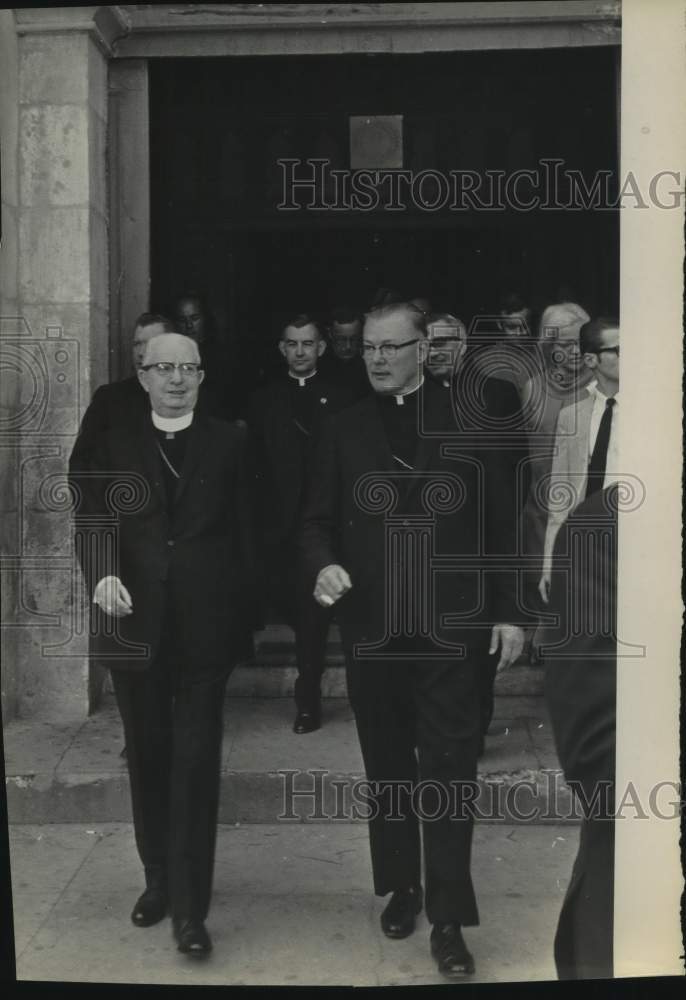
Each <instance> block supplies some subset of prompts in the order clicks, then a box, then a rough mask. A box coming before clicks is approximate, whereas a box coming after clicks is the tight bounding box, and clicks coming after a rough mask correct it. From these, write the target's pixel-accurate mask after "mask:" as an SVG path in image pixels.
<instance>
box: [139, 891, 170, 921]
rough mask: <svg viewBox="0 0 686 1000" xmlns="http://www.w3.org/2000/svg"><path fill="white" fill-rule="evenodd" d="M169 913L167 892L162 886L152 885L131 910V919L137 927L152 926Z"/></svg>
mask: <svg viewBox="0 0 686 1000" xmlns="http://www.w3.org/2000/svg"><path fill="white" fill-rule="evenodd" d="M166 915H167V893H166V891H165V890H164V889H162V888H161V887H160V886H150V887H149V888H147V889H146V890H145V892H144V893H143V895H142V896H140V897H139V899H138V902H137V903H136V905H135V906H134V908H133V910H132V911H131V920H132V922H133V923H134V924H135V925H136V927H152V925H153V924H159V922H160V920H164V918H165V917H166Z"/></svg>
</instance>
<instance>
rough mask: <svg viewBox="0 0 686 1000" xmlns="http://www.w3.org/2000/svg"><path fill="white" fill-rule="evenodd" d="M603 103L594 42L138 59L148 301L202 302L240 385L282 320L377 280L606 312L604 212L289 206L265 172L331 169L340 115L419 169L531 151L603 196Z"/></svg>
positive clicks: (611, 64)
mask: <svg viewBox="0 0 686 1000" xmlns="http://www.w3.org/2000/svg"><path fill="white" fill-rule="evenodd" d="M615 99H616V89H615V52H614V50H613V49H610V48H597V49H568V50H567V49H565V50H543V51H524V52H474V53H450V54H439V55H436V54H432V55H421V56H408V55H398V56H391V55H374V56H354V57H353V56H328V57H319V56H317V57H303V58H293V57H288V58H272V57H269V58H267V57H259V58H258V57H250V58H235V59H230V58H228V59H203V60H199V59H174V60H171V59H165V60H160V61H157V62H156V61H155V60H152V61H151V67H150V105H151V107H150V120H151V203H152V305H153V307H155V308H168V307H169V303H170V301H171V300H172V299H173V298H174V297H175V295H177V294H178V293H179V292H181V291H182V290H184V289H187V288H189V287H192V288H194V289H198V290H200V291H201V292H202V293H204V294H205V296H206V298H207V299H208V301H209V304H210V306H211V309H212V311H213V312H214V314H215V317H216V319H217V322H218V328H219V331H220V334H221V336H222V337H223V338H224V339H225V341H226V343H227V344H229V345H230V346H235V347H236V350H237V351H239V350H240V356H241V358H242V361H241V364H242V365H243V366H245V369H246V380H247V382H251V381H254V380H256V379H257V378H258V372H259V370H260V369H262V370H264V369H265V368H269V366H270V364H272V363H273V362H274V360H275V354H274V348H273V344H274V338H275V336H276V334H277V330H278V327H279V322H280V320H281V317H282V316H283V314H284V313H288V312H289V311H294V310H295V311H302V310H304V309H314V310H323V311H325V310H326V309H327V308H329V307H330V306H332V305H334V304H340V303H342V302H347V301H352V302H354V303H357V304H359V305H360V306H365V305H366V304H368V302H369V300H370V297H371V295H372V294H373V292H374V290H375V289H376V288H377V287H378V286H380V285H385V286H392V287H397V288H399V289H400V290H401V291H403V292H405V293H406V294H407V295H408V296H413V295H422V296H428V297H429V298H430V299H432V301H434V302H436V303H440V304H444V305H445V306H450V307H451V308H452V309H454V310H456V311H457V313H458V315H460V316H462V317H463V318H464V319H465V320H467V321H469V319H470V318H471V317H472V316H473V315H475V314H476V313H478V312H484V311H486V312H488V311H491V310H492V309H493V308H494V305H495V302H496V300H497V297H498V296H499V294H500V293H502V292H503V291H507V290H512V289H517V290H519V291H521V292H523V293H524V294H525V295H527V296H529V297H531V298H532V299H533V300H534V301H535V302H537V303H538V304H544V303H545V302H546V301H548V302H549V301H552V300H554V299H555V298H557V297H558V296H559V295H560V294H565V295H567V294H571V295H572V296H573V297H575V298H576V299H577V300H578V301H580V302H581V303H582V304H583V305H584V306H585V307H586V308H587V309H588V310H589V311H591V312H594V311H598V310H608V309H616V308H617V304H618V220H617V213H616V212H612V211H600V210H590V211H570V210H543V209H537V210H533V211H528V212H524V211H516V210H514V209H506V210H505V211H502V210H496V211H490V212H486V211H477V210H475V209H471V210H468V211H462V212H454V211H451V210H450V209H449V208H445V209H443V210H439V211H435V212H430V211H425V210H421V209H415V210H413V209H411V208H410V209H409V210H407V211H403V212H389V211H388V210H386V209H384V208H383V206H380V207H379V208H377V209H375V210H372V211H368V212H364V211H353V210H338V211H333V210H326V209H320V210H316V209H314V210H305V209H303V210H300V211H296V212H286V211H283V210H280V209H279V208H278V204H279V201H280V200H281V197H282V194H281V188H282V184H281V181H282V170H281V168H279V166H278V164H277V161H278V160H279V159H282V158H294V159H298V160H302V161H304V160H305V159H308V158H313V157H319V158H323V159H326V160H328V161H329V162H330V164H331V166H332V167H333V168H335V169H340V170H346V169H348V168H349V167H350V159H349V156H350V154H349V116H350V115H388V114H393V115H402V116H403V149H402V152H403V166H404V168H406V169H409V170H411V171H413V172H415V173H417V172H419V171H421V170H427V169H429V170H440V171H443V172H448V171H450V170H474V171H477V172H480V173H482V172H484V171H496V170H502V171H505V172H506V173H507V172H512V171H515V170H520V169H537V168H538V169H540V163H541V161H542V160H543V159H546V158H547V159H558V160H561V161H562V169H565V170H567V169H576V170H580V171H583V174H584V177H585V178H586V180H587V182H589V183H590V182H591V181H592V178H593V176H594V175H595V174H596V172H597V171H611V172H612V173H613V180H612V184H614V185H615V187H616V168H617V150H616V107H615ZM611 186H612V185H611ZM539 193H540V191H539ZM562 194H564V191H562Z"/></svg>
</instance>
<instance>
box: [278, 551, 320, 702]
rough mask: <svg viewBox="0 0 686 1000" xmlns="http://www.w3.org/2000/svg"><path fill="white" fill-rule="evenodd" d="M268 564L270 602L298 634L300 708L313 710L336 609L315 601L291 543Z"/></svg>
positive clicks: (297, 696)
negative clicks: (332, 610)
mask: <svg viewBox="0 0 686 1000" xmlns="http://www.w3.org/2000/svg"><path fill="white" fill-rule="evenodd" d="M265 566H266V567H267V572H268V578H267V580H266V581H265V591H266V594H267V596H268V601H269V603H270V604H271V605H272V607H273V608H274V609H275V610H276V611H278V612H279V613H281V614H283V616H284V618H285V619H286V623H287V624H288V625H290V627H291V628H292V629H293V631H294V633H295V663H296V667H297V671H298V676H297V678H296V681H295V703H296V705H297V707H298V709H299V710H300V711H312V710H313V709H315V708H316V707H317V705H318V704H319V697H320V689H321V679H322V674H323V673H324V666H325V662H324V661H325V657H326V640H327V637H328V634H329V625H330V624H331V616H332V612H331V609H330V608H323V607H322V606H321V605H320V604H318V603H317V602H316V601H315V599H314V597H313V596H312V592H313V590H314V581H313V580H311V579H310V577H309V575H308V574H306V573H305V572H304V571H303V570H302V568H301V566H300V564H299V561H298V556H297V553H296V552H295V550H294V549H293V548H292V546H291V545H289V544H286V545H284V546H281V547H280V548H278V549H277V548H273V549H271V550H270V551H269V552H268V553H267V555H266V557H265Z"/></svg>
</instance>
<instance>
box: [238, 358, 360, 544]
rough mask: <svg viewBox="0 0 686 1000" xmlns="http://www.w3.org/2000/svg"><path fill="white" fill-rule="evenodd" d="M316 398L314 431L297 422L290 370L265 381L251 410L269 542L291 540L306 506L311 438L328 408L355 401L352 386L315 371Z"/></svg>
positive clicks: (261, 507) (260, 506) (254, 454)
mask: <svg viewBox="0 0 686 1000" xmlns="http://www.w3.org/2000/svg"><path fill="white" fill-rule="evenodd" d="M313 387H314V388H316V402H315V407H314V410H313V419H312V428H311V434H307V433H306V432H305V431H304V430H303V428H301V427H300V426H299V425H298V422H297V420H296V415H295V413H294V412H293V406H292V391H293V390H292V386H291V385H290V384H289V381H288V376H284V377H282V378H280V379H277V380H275V381H273V382H271V383H269V384H268V385H266V386H263V387H261V388H260V389H258V390H257V392H256V393H255V394H254V396H253V399H252V403H251V406H250V411H249V414H248V430H249V441H250V458H251V464H252V470H253V482H254V484H255V491H256V497H255V499H256V507H257V510H258V511H259V515H260V520H261V523H262V539H263V541H264V543H265V545H266V546H268V547H269V546H276V545H282V544H288V543H289V542H293V541H294V538H295V534H296V531H297V527H298V519H299V516H300V514H301V512H302V503H303V496H304V489H305V479H306V475H307V468H308V463H309V460H310V455H311V452H312V444H313V441H314V440H315V439H316V437H317V435H318V433H319V429H320V427H321V423H322V420H323V418H324V416H325V415H326V414H327V413H330V412H337V411H338V410H340V409H341V408H342V407H344V406H346V405H347V404H348V403H351V402H352V397H351V395H350V393H349V391H347V390H345V389H342V388H340V387H338V386H334V385H332V384H331V383H330V382H328V381H327V380H326V379H324V378H322V377H321V375H320V374H319V372H317V373H316V374H315V375H314V376H313Z"/></svg>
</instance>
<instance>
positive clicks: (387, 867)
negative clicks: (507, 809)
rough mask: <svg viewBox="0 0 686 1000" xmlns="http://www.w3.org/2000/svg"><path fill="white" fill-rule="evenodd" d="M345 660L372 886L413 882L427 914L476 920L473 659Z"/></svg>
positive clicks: (385, 889)
mask: <svg viewBox="0 0 686 1000" xmlns="http://www.w3.org/2000/svg"><path fill="white" fill-rule="evenodd" d="M346 659H347V681H348V694H349V697H350V703H351V705H352V708H353V711H354V713H355V721H356V723H357V732H358V736H359V740H360V747H361V749H362V756H363V759H364V765H365V770H366V775H367V779H368V781H369V783H370V788H369V791H370V793H371V794H370V796H369V799H370V807H371V810H372V812H371V815H370V820H369V838H370V847H371V857H372V870H373V876H374V889H375V892H376V894H377V895H378V896H384V895H386V894H387V893H389V892H392V891H394V890H395V889H401V888H407V887H408V886H411V885H416V884H418V883H419V882H420V881H421V847H420V822H421V826H422V829H423V841H424V872H425V886H426V913H427V917H428V919H429V920H430V921H431V923H443V922H446V923H448V922H454V923H459V924H462V925H464V926H470V925H476V924H478V923H479V916H478V911H477V906H476V898H475V895H474V888H473V885H472V879H471V873H470V860H471V844H472V831H473V814H472V810H471V809H470V808H469V805H468V802H469V798H470V797H473V796H474V793H475V787H476V786H475V783H476V754H477V747H478V737H479V708H478V695H477V686H476V678H475V668H474V666H473V664H472V663H469V662H467V663H464V662H460V663H454V662H453V663H449V662H448V663H441V662H432V661H426V660H423V661H422V660H418V661H414V662H404V661H401V660H391V661H374V660H366V661H365V660H355V659H354V658H353V657H352V655H351V654H350V653H347V655H346Z"/></svg>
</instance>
